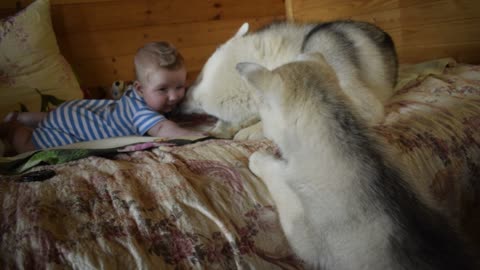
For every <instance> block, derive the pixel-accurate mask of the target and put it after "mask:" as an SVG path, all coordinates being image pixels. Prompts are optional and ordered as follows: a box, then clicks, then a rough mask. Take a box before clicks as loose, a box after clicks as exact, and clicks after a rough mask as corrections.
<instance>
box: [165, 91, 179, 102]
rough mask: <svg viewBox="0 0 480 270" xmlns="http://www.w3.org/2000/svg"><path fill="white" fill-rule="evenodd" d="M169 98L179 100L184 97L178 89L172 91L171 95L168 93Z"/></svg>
mask: <svg viewBox="0 0 480 270" xmlns="http://www.w3.org/2000/svg"><path fill="white" fill-rule="evenodd" d="M168 99H169V100H170V101H178V100H180V99H182V95H181V94H180V93H178V92H176V91H170V93H169V95H168Z"/></svg>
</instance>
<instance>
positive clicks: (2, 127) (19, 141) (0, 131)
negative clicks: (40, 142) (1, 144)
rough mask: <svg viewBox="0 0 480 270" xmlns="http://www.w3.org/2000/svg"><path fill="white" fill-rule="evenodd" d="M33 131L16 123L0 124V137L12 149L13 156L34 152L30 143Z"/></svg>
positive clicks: (33, 147)
mask: <svg viewBox="0 0 480 270" xmlns="http://www.w3.org/2000/svg"><path fill="white" fill-rule="evenodd" d="M32 133H33V129H32V128H30V127H27V126H24V125H22V124H21V123H19V122H17V121H15V120H14V121H10V122H4V123H1V124H0V137H1V138H2V140H4V141H5V142H6V143H7V145H9V146H11V147H12V148H13V151H14V152H15V153H14V154H21V153H25V152H28V151H32V150H35V146H34V145H33V142H32Z"/></svg>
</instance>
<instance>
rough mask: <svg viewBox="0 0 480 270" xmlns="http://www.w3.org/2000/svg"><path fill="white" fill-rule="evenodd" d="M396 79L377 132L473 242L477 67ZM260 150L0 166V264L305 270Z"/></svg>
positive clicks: (231, 144) (479, 123) (97, 155)
mask: <svg viewBox="0 0 480 270" xmlns="http://www.w3.org/2000/svg"><path fill="white" fill-rule="evenodd" d="M402 75H403V77H402V78H403V79H402V80H401V81H400V83H399V87H398V89H397V92H396V94H395V96H394V97H393V98H392V99H391V100H390V102H389V103H388V104H386V110H387V116H386V118H385V121H384V123H382V124H381V125H379V126H377V127H375V132H376V134H378V137H379V138H381V139H382V140H383V141H385V143H387V144H388V145H390V146H391V147H392V158H393V159H394V160H396V161H397V162H398V164H399V166H402V167H403V168H404V170H405V171H408V172H409V174H410V179H409V180H410V182H411V184H412V185H413V186H414V187H415V189H416V190H417V191H418V192H419V193H420V194H421V196H422V198H423V199H424V200H425V201H427V202H428V203H429V205H430V206H431V207H434V208H436V209H438V210H439V211H442V213H444V214H445V215H446V216H447V217H448V218H449V219H450V220H451V221H452V224H455V226H458V228H459V230H460V231H461V232H462V233H463V234H464V236H465V237H466V238H468V239H471V240H475V237H477V236H478V235H477V234H476V230H478V229H476V228H479V227H478V225H480V222H478V221H479V220H480V219H479V216H480V214H479V199H478V198H479V195H480V184H479V180H480V132H479V130H480V66H474V65H466V64H456V63H455V62H454V61H452V60H451V59H447V60H442V61H436V62H432V63H426V64H425V65H424V66H421V65H420V66H419V65H415V66H410V67H404V69H403V70H402ZM118 150H121V151H118ZM257 150H265V151H271V152H275V151H276V148H275V146H274V145H273V144H272V143H271V142H269V141H268V140H258V141H233V140H203V141H194V142H192V143H188V144H182V143H180V144H178V142H177V143H170V144H165V143H159V144H156V143H155V142H153V143H152V142H140V143H138V144H135V145H130V146H129V147H127V148H125V147H110V148H107V149H103V150H102V151H99V150H98V149H96V150H95V149H89V150H85V149H80V150H73V152H72V151H52V150H49V151H50V152H48V154H45V153H44V154H40V155H38V156H37V157H36V158H35V159H34V160H33V161H32V159H33V158H34V156H26V157H23V158H22V159H18V160H16V161H15V162H16V163H12V160H8V161H7V163H3V165H5V164H7V165H8V166H10V167H8V172H7V171H4V174H2V175H0V205H1V208H0V254H1V256H0V265H1V266H2V268H3V269H304V265H303V263H302V262H301V261H300V260H299V259H298V258H297V257H295V255H294V253H293V252H292V251H291V249H290V247H289V246H288V243H287V241H286V239H285V237H284V235H283V232H282V229H281V227H280V224H279V221H278V216H277V212H276V208H275V205H274V203H273V201H272V199H271V197H270V194H269V193H268V190H267V189H266V187H265V185H264V184H263V183H262V181H261V179H258V178H257V177H256V176H255V175H253V174H252V173H251V172H250V170H249V169H248V158H249V156H250V155H251V154H252V153H253V152H255V151H257ZM80 151H81V152H80ZM41 153H42V152H41ZM66 153H67V154H66ZM72 153H82V154H81V155H73V157H72ZM105 153H106V154H105ZM5 166H6V165H5ZM3 168H6V167H3ZM12 172H14V173H13V174H11V173H12ZM476 240H477V241H476V243H480V238H477V239H476Z"/></svg>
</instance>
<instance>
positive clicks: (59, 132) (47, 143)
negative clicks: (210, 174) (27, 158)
mask: <svg viewBox="0 0 480 270" xmlns="http://www.w3.org/2000/svg"><path fill="white" fill-rule="evenodd" d="M162 120H165V117H164V116H163V115H161V114H159V113H158V112H155V111H152V110H151V109H150V108H149V107H148V106H147V104H146V103H145V100H144V99H143V98H142V97H140V96H139V95H138V94H137V93H136V92H135V90H133V89H132V90H128V91H127V92H125V94H124V95H123V96H122V97H121V98H120V99H119V100H107V99H79V100H73V101H69V102H65V103H63V104H62V105H60V106H59V107H58V108H56V109H55V110H53V111H52V112H50V113H49V114H48V115H47V117H46V118H45V119H44V120H43V121H42V122H41V123H40V124H39V127H38V128H36V129H35V130H34V132H33V143H34V145H35V147H36V148H37V149H42V148H49V147H57V146H62V145H66V144H71V143H75V142H82V141H92V140H99V139H105V138H111V137H120V136H130V135H142V136H143V135H145V134H146V133H147V132H148V130H149V129H150V128H152V127H153V126H154V125H155V124H157V123H158V122H160V121H162Z"/></svg>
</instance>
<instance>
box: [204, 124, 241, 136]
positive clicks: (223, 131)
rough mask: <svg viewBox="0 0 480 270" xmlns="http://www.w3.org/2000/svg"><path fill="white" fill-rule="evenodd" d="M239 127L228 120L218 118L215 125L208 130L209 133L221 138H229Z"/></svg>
mask: <svg viewBox="0 0 480 270" xmlns="http://www.w3.org/2000/svg"><path fill="white" fill-rule="evenodd" d="M239 128H240V127H238V126H236V125H232V124H231V123H229V122H225V121H222V120H220V119H219V120H218V121H217V123H216V124H215V126H214V127H213V128H212V129H211V130H210V131H209V133H210V135H212V136H214V137H217V138H222V139H231V138H233V135H234V134H235V133H236V132H237V131H238V129H239Z"/></svg>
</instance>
